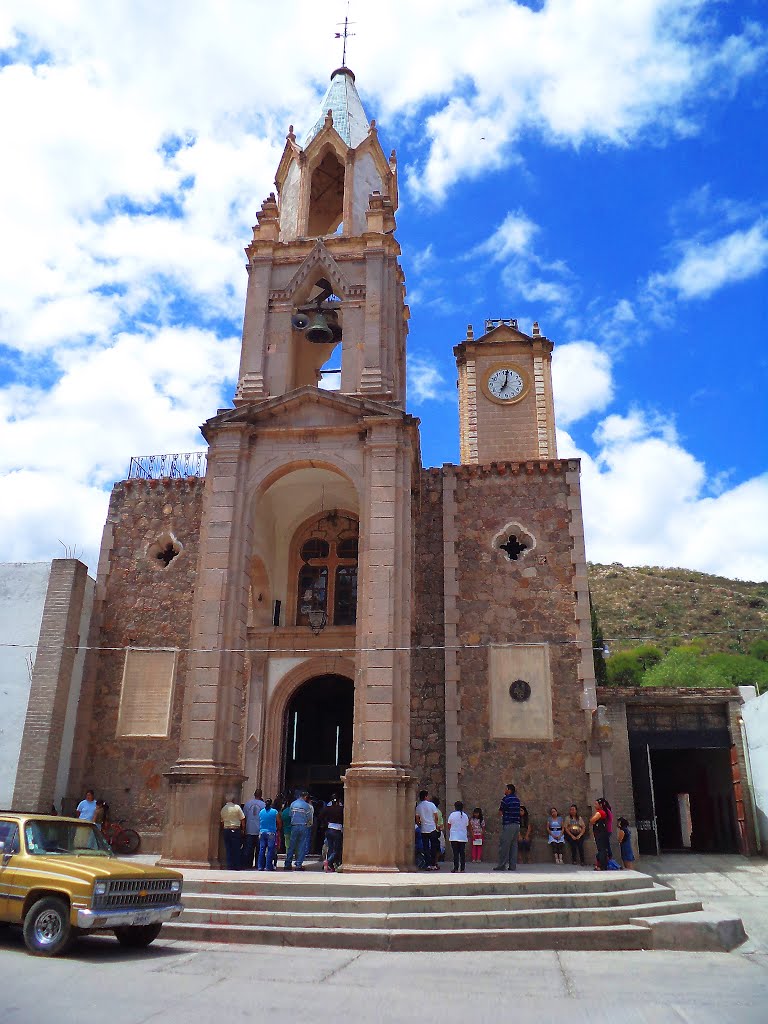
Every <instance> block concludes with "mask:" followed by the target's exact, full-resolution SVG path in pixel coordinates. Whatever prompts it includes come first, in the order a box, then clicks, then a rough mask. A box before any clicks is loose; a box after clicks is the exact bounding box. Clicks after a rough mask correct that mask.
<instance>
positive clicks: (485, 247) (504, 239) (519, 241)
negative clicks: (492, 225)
mask: <svg viewBox="0 0 768 1024" xmlns="http://www.w3.org/2000/svg"><path fill="white" fill-rule="evenodd" d="M538 230H539V228H538V225H536V224H534V223H533V221H532V220H530V219H529V218H528V217H526V215H525V214H524V213H523V211H522V210H516V211H514V212H510V213H508V214H507V216H506V217H505V218H504V220H503V221H502V222H501V224H499V226H498V227H497V228H496V230H495V231H494V232H493V234H492V235H491V236H490V238H486V240H485V241H484V242H481V243H480V244H479V245H476V246H475V248H474V249H472V251H471V252H470V253H468V255H467V258H468V259H469V258H471V259H475V258H476V257H478V256H486V255H487V256H490V257H491V259H492V260H494V261H496V262H499V261H502V260H506V259H508V258H509V257H510V256H518V255H521V254H523V253H525V252H526V251H527V250H528V248H529V246H530V244H531V240H532V239H533V236H534V235H535V234H536V232H537V231H538Z"/></svg>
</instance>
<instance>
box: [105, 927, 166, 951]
mask: <svg viewBox="0 0 768 1024" xmlns="http://www.w3.org/2000/svg"><path fill="white" fill-rule="evenodd" d="M162 927H163V926H162V924H144V925H134V926H133V927H128V928H115V936H116V937H117V941H118V942H119V943H120V945H121V946H132V947H133V948H134V949H144V948H145V947H146V946H148V945H149V944H150V942H154V941H155V939H156V938H157V936H158V935H159V934H160V929H161V928H162Z"/></svg>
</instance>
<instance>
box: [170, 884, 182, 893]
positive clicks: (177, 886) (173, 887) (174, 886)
mask: <svg viewBox="0 0 768 1024" xmlns="http://www.w3.org/2000/svg"><path fill="white" fill-rule="evenodd" d="M171 892H181V882H171Z"/></svg>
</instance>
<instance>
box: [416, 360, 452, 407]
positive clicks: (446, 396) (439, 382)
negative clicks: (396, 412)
mask: <svg viewBox="0 0 768 1024" xmlns="http://www.w3.org/2000/svg"><path fill="white" fill-rule="evenodd" d="M408 399H409V401H410V402H412V403H413V404H414V405H421V403H422V402H450V401H455V400H456V388H455V387H453V388H451V387H450V386H449V385H448V383H447V381H446V379H445V377H444V376H443V375H442V373H441V372H440V370H439V368H438V367H437V366H436V365H435V364H434V363H433V362H430V361H429V360H428V359H425V358H424V357H423V356H409V357H408Z"/></svg>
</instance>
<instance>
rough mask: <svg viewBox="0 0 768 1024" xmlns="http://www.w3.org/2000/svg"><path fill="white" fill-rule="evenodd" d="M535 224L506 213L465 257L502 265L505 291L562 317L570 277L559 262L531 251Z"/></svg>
mask: <svg viewBox="0 0 768 1024" xmlns="http://www.w3.org/2000/svg"><path fill="white" fill-rule="evenodd" d="M539 231H540V229H539V226H538V224H535V223H534V222H533V221H532V220H531V219H530V218H529V217H528V216H527V215H526V214H525V213H524V212H523V211H522V210H513V211H510V212H509V213H507V215H506V216H505V218H504V220H503V221H502V222H501V224H499V226H498V227H497V228H496V230H495V231H494V232H493V233H492V234H491V235H490V236H489V237H488V238H486V239H485V240H484V241H482V242H479V243H478V244H477V245H475V246H474V247H473V248H471V249H470V250H469V252H468V253H467V254H466V255H465V256H464V259H465V260H474V261H475V262H476V263H478V264H479V266H481V267H482V266H483V265H484V262H483V261H484V258H485V257H490V259H491V261H492V262H493V263H503V264H504V266H503V268H502V270H501V281H502V283H503V285H504V287H505V288H506V289H507V291H509V292H511V293H512V294H514V295H520V296H523V297H524V298H525V301H526V302H528V303H535V304H536V305H537V306H541V305H543V304H546V305H548V306H551V307H553V309H552V310H551V312H552V313H553V314H555V315H559V314H561V313H562V312H563V311H564V310H565V308H566V307H567V306H568V304H569V303H570V301H571V299H572V290H571V284H570V279H571V276H572V275H571V273H570V270H569V268H568V266H567V265H566V264H565V263H564V262H563V261H562V260H547V259H544V258H542V257H541V256H539V255H538V253H537V252H536V251H535V250H534V248H533V240H534V238H535V237H536V235H537V234H538V233H539Z"/></svg>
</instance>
